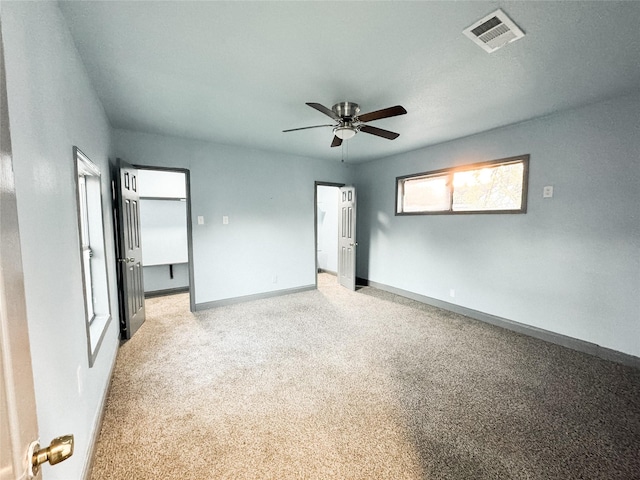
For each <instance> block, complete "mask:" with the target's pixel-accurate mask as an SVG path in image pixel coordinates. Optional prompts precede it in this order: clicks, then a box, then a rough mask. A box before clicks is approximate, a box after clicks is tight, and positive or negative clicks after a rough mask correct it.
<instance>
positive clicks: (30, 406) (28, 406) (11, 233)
mask: <svg viewBox="0 0 640 480" xmlns="http://www.w3.org/2000/svg"><path fill="white" fill-rule="evenodd" d="M0 39H1V30H0ZM0 112H1V117H0V125H1V128H0V157H1V164H0V445H1V446H2V448H0V479H1V480H10V479H11V480H13V479H23V478H24V479H26V478H29V477H28V470H29V464H28V460H27V459H28V451H29V447H30V444H31V442H33V441H35V440H37V439H38V422H37V420H36V398H35V392H34V385H33V372H32V371H31V352H30V347H29V331H28V327H27V313H26V310H27V308H26V303H25V296H24V281H23V273H22V252H21V250H20V232H19V231H18V212H17V206H16V192H15V184H14V180H13V159H12V152H11V135H10V132H9V114H8V111H7V89H6V81H5V70H4V51H3V47H2V42H1V41H0Z"/></svg>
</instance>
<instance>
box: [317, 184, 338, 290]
mask: <svg viewBox="0 0 640 480" xmlns="http://www.w3.org/2000/svg"><path fill="white" fill-rule="evenodd" d="M343 185H344V184H342V183H324V182H316V184H315V209H316V211H315V217H316V225H315V227H316V285H318V281H319V280H318V275H321V277H320V278H321V279H322V283H323V284H327V283H329V284H338V209H339V207H338V206H339V201H340V187H342V186H343Z"/></svg>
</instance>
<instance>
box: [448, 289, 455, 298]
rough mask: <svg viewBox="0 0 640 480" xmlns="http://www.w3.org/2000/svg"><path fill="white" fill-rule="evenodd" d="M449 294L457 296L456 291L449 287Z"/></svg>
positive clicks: (453, 296) (452, 296)
mask: <svg viewBox="0 0 640 480" xmlns="http://www.w3.org/2000/svg"><path fill="white" fill-rule="evenodd" d="M449 296H450V297H451V298H455V297H456V291H455V290H454V289H453V288H451V289H449Z"/></svg>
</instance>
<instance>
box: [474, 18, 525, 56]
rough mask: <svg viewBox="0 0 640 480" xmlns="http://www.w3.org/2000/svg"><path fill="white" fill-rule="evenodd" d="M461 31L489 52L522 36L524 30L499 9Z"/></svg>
mask: <svg viewBox="0 0 640 480" xmlns="http://www.w3.org/2000/svg"><path fill="white" fill-rule="evenodd" d="M462 33H464V34H465V35H466V36H467V37H469V38H470V39H471V40H472V41H473V42H474V43H477V44H478V45H480V47H482V49H483V50H485V51H487V52H489V53H491V52H495V51H496V50H498V49H499V48H502V47H504V46H505V45H506V44H507V43H511V42H514V41H516V40H518V39H519V38H522V37H524V32H523V31H522V30H520V28H519V27H518V26H517V25H516V24H515V23H513V21H512V20H511V19H510V18H509V17H507V15H506V14H505V13H504V12H503V11H502V10H500V9H498V10H496V11H495V12H493V13H490V14H489V15H487V16H486V17H484V18H483V19H481V20H478V21H477V22H476V23H474V24H473V25H471V26H470V27H469V28H465V29H464V30H463V31H462Z"/></svg>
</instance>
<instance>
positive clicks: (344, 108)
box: [283, 102, 407, 147]
mask: <svg viewBox="0 0 640 480" xmlns="http://www.w3.org/2000/svg"><path fill="white" fill-rule="evenodd" d="M307 105H309V106H310V107H311V108H315V109H316V110H318V111H319V112H322V113H324V114H325V115H327V116H329V117H331V118H332V119H334V120H335V121H336V122H337V123H336V124H326V125H313V126H311V127H302V128H290V129H289V130H283V132H295V131H296V130H307V129H309V128H319V127H333V141H332V142H331V146H332V147H339V146H340V145H342V141H343V140H349V139H350V138H353V137H354V136H355V134H356V133H358V132H364V133H369V134H371V135H376V136H378V137H382V138H386V139H389V140H395V139H396V138H398V137H399V136H400V134H399V133H395V132H390V131H389V130H384V129H382V128H377V127H372V126H371V125H366V123H367V122H371V121H373V120H380V119H381V118H388V117H395V116H397V115H404V114H405V113H407V111H406V110H405V109H404V107H402V106H400V105H396V106H395V107H389V108H383V109H382V110H376V111H375V112H369V113H364V114H362V115H360V106H359V105H358V104H357V103H352V102H340V103H336V104H335V105H334V106H333V107H331V109H328V108H327V107H325V106H324V105H320V104H319V103H312V102H309V103H307Z"/></svg>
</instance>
